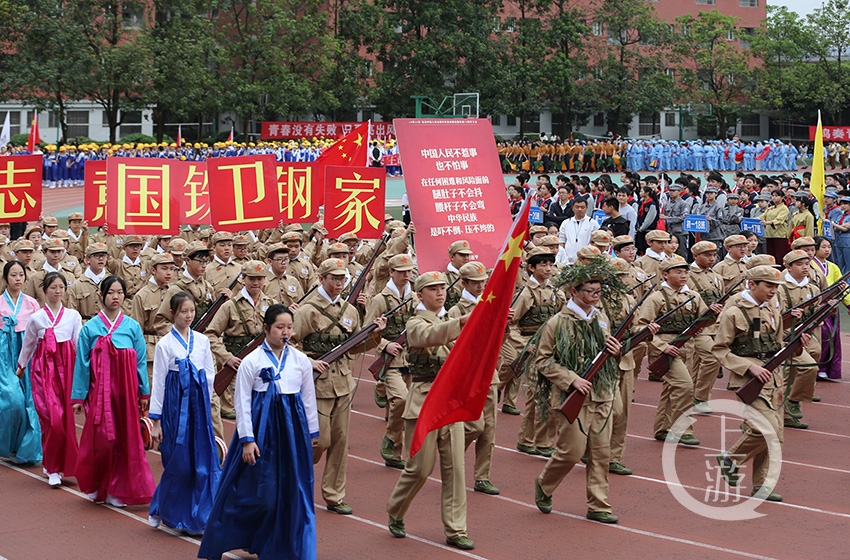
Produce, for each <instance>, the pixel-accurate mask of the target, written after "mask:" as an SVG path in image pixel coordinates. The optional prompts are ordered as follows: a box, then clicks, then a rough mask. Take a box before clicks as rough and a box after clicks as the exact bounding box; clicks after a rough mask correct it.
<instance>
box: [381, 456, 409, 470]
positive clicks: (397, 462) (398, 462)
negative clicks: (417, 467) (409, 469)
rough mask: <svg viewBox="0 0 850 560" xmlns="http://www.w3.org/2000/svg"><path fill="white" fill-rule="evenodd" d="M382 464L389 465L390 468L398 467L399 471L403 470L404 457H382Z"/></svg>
mask: <svg viewBox="0 0 850 560" xmlns="http://www.w3.org/2000/svg"><path fill="white" fill-rule="evenodd" d="M384 465H385V466H387V467H390V468H391V469H398V470H400V471H403V470H404V465H405V463H404V459H393V458H392V457H390V458H389V459H384Z"/></svg>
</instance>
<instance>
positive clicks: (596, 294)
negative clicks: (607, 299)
mask: <svg viewBox="0 0 850 560" xmlns="http://www.w3.org/2000/svg"><path fill="white" fill-rule="evenodd" d="M579 291H580V292H584V293H586V294H587V295H589V296H590V297H596V296H598V295H602V290H593V291H591V290H579Z"/></svg>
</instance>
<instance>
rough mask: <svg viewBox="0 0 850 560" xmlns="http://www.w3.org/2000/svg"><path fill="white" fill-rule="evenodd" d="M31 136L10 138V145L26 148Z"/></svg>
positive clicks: (15, 135)
mask: <svg viewBox="0 0 850 560" xmlns="http://www.w3.org/2000/svg"><path fill="white" fill-rule="evenodd" d="M28 138H29V134H13V135H12V136H11V137H10V138H9V144H11V145H13V146H26V145H27V139H28Z"/></svg>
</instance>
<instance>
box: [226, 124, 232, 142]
mask: <svg viewBox="0 0 850 560" xmlns="http://www.w3.org/2000/svg"><path fill="white" fill-rule="evenodd" d="M227 141H228V142H233V127H232V126H231V127H230V136H228V137H227Z"/></svg>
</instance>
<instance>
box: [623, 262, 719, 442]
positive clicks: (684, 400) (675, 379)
mask: <svg viewBox="0 0 850 560" xmlns="http://www.w3.org/2000/svg"><path fill="white" fill-rule="evenodd" d="M661 274H662V276H663V279H664V281H663V282H662V283H661V286H660V287H659V288H658V290H656V291H655V292H654V293H653V294H652V295H651V296H649V298H647V299H646V301H645V302H644V304H643V305H642V306H641V309H640V311H639V312H638V314H637V319H636V321H635V326H636V327H638V328H642V327H646V326H647V325H649V323H651V322H653V321H654V320H655V319H656V318H657V317H660V316H661V315H663V314H665V313H668V312H670V311H672V310H673V309H674V308H675V307H676V306H678V305H679V304H682V303H684V304H685V305H684V307H683V308H681V309H680V310H679V311H677V312H675V313H674V314H673V317H672V318H671V320H669V321H667V322H666V323H665V324H664V325H662V327H661V330H659V332H658V335H656V336H655V337H653V339H652V340H650V341H649V343H648V345H649V352H648V354H649V362H650V363H652V362H653V361H655V359H656V358H658V357H659V356H660V355H661V354H666V355H667V357H668V360H669V361H670V368H669V370H668V371H667V373H666V375H664V377H663V378H662V381H663V382H664V386H663V388H662V390H661V397H660V399H659V401H658V408H657V410H656V413H655V425H654V427H653V432H654V435H655V439H657V440H658V441H672V442H674V443H680V444H682V445H699V443H700V442H699V440H698V439H697V438H696V437H694V434H693V427H692V426H688V427H687V428H686V429H685V430H684V431H683V432H682V433H681V434H678V433H672V432H670V429H671V427H672V426H673V424H674V423H675V422H676V420H678V419H679V417H680V416H682V415H683V414H685V413H686V412H687V411H688V409H689V408H691V407H692V406H693V404H694V403H693V399H694V382H693V379H692V378H691V375H690V373H688V369H687V366H686V364H687V363H688V362H689V360H690V359H691V356H692V355H693V352H694V341H693V340H689V341H687V342H686V343H685V344H684V346H682V347H681V348H677V347H675V346H673V345H671V344H670V342H671V341H672V340H673V339H674V338H676V336H677V335H678V334H679V333H681V332H683V331H684V330H685V329H687V328H688V326H690V324H691V323H693V322H694V320H696V318H697V317H699V316H700V315H702V314H703V313H705V312H706V311H707V310H708V308H707V307H706V305H705V303H704V302H703V300H702V297H700V295H699V294H698V293H696V292H695V291H693V290H691V289H690V288H688V284H687V283H688V276H689V269H688V263H687V261H686V260H685V259H683V258H681V257H680V256H678V255H676V256H675V257H671V258H669V259H665V260H664V262H662V263H661ZM690 298H693V299H692V300H691V301H690V302H688V303H685V302H686V301H687V300H688V299H690Z"/></svg>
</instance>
